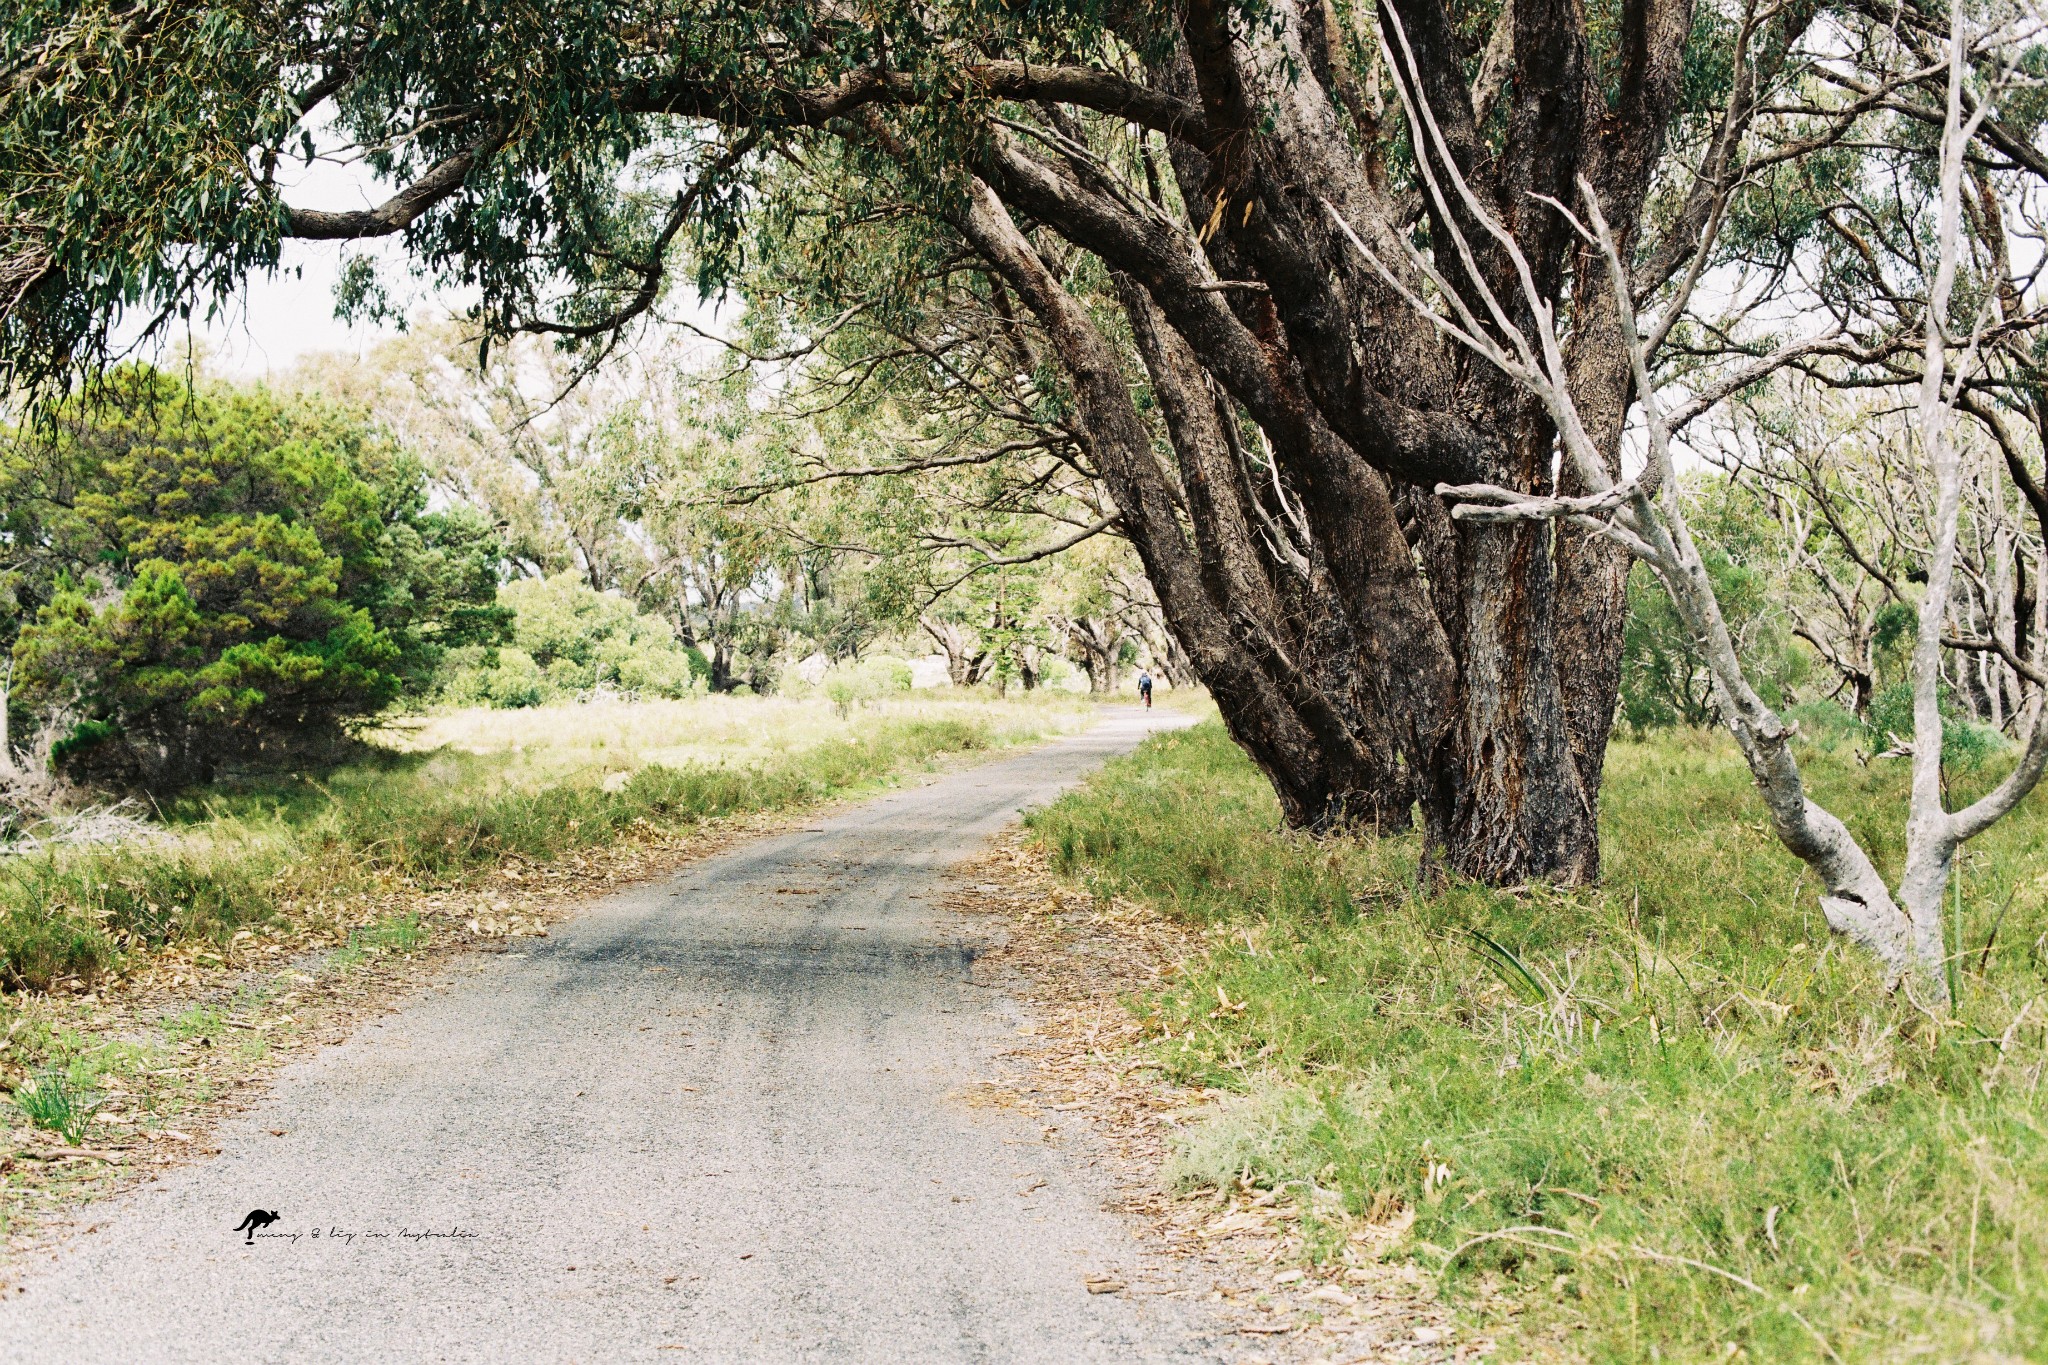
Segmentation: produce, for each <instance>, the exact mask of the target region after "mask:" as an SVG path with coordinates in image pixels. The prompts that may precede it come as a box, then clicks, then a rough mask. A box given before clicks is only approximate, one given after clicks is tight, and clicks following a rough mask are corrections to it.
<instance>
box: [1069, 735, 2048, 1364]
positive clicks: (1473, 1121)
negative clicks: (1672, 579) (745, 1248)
mask: <svg viewBox="0 0 2048 1365" xmlns="http://www.w3.org/2000/svg"><path fill="white" fill-rule="evenodd" d="M1807 761H1808V763H1809V767H1810V773H1811V778H1812V781H1813V785H1814V787H1815V790H1816V793H1817V794H1818V795H1819V796H1820V797H1821V798H1822V799H1823V800H1826V801H1828V802H1830V803H1833V805H1834V808H1835V809H1837V810H1838V811H1840V812H1842V813H1843V814H1844V817H1845V818H1846V819H1847V820H1848V822H1849V824H1850V826H1851V828H1852V829H1854V830H1855V831H1856V832H1857V834H1858V835H1859V836H1860V837H1863V838H1865V839H1866V840H1868V841H1869V844H1870V846H1872V847H1874V849H1875V850H1876V852H1877V853H1878V855H1879V856H1880V858H1881V859H1883V860H1885V861H1886V862H1888V863H1891V864H1896V861H1897V860H1898V858H1899V857H1900V856H1901V853H1902V849H1901V847H1900V844H1899V839H1898V837H1897V835H1896V834H1895V833H1892V832H1891V831H1893V830H1894V829H1895V828H1896V825H1897V813H1898V812H1899V811H1900V810H1901V809H1902V808H1903V807H1902V800H1903V783H1904V780H1905V776H1906V775H1905V772H1904V770H1903V768H1902V767H1901V766H1900V765H1898V764H1873V765H1871V766H1870V767H1868V768H1862V767H1858V766H1857V765H1856V764H1855V763H1853V762H1852V761H1849V760H1848V758H1847V757H1846V756H1845V757H1840V758H1838V757H1836V756H1834V755H1832V754H1830V753H1827V752H1825V751H1816V752H1814V753H1812V754H1810V755H1808V756H1807ZM1609 774H1610V776H1609V782H1608V787H1607V790H1606V792H1605V794H1604V796H1603V810H1604V812H1605V814H1604V817H1603V827H1602V832H1603V858H1604V861H1605V871H1606V880H1605V884H1604V886H1603V887H1602V888H1601V889H1600V890H1598V891H1595V892H1587V893H1579V894H1570V895H1567V894H1532V895H1523V896H1510V895H1506V894H1502V893H1497V892H1490V891H1486V890H1483V889H1479V888H1471V887H1458V888H1454V889H1452V890H1450V891H1448V892H1445V893H1442V894H1439V895H1435V896H1430V897H1422V896H1418V895H1416V894H1415V893H1414V891H1413V885H1414V867H1415V857H1416V847H1415V844H1414V841H1413V840H1412V839H1396V840H1386V841H1379V842H1374V841H1369V840H1367V841H1359V842H1349V841H1333V842H1327V843H1318V842H1314V841H1311V840H1308V839H1305V838H1301V837H1298V836H1294V835H1289V834H1286V833H1284V832H1281V831H1280V830H1279V829H1278V816H1277V810H1276V807H1275V805H1274V802H1273V800H1272V798H1271V796H1270V794H1269V793H1268V791H1267V789H1266V788H1265V785H1264V783H1263V782H1262V781H1261V779H1260V778H1259V776H1258V774H1257V773H1256V771H1255V770H1254V769H1253V768H1252V767H1251V765H1250V764H1249V763H1247V762H1246V761H1245V760H1244V758H1243V757H1242V756H1241V755H1240V754H1239V752H1238V751H1237V750H1236V749H1235V748H1234V747H1233V746H1232V745H1231V744H1230V743H1229V741H1228V739H1227V738H1226V737H1225V735H1224V733H1223V731H1222V729H1221V727H1220V726H1218V725H1216V724H1214V723H1210V724H1207V725H1203V726H1201V727H1198V728H1196V729H1194V730H1190V731H1184V732H1180V733H1176V734H1172V735H1165V736H1161V737H1158V738H1155V739H1154V740H1152V741H1150V742H1148V743H1147V744H1146V745H1145V746H1144V747H1143V748H1142V749H1141V750H1140V751H1139V752H1138V753H1137V754H1136V755H1134V756H1133V757H1131V758H1129V759H1126V760H1122V761H1119V762H1117V763H1115V764H1113V765H1111V766H1110V767H1109V768H1108V769H1106V770H1105V771H1104V772H1103V773H1102V774H1101V775H1100V776H1099V777H1098V778H1097V779H1096V780H1095V781H1093V782H1092V783H1090V784H1089V785H1087V786H1086V787H1084V788H1082V789H1081V790H1079V791H1076V792H1074V793H1071V794H1069V795H1068V796H1066V797H1065V798H1063V799H1062V800H1061V801H1059V802H1057V803H1056V804H1054V805H1053V806H1051V807H1049V808H1048V809H1046V810H1044V811H1042V812H1040V813H1038V814H1037V815H1036V816H1035V817H1034V819H1033V825H1034V828H1035V830H1036V832H1037V835H1038V837H1040V838H1041V839H1042V840H1043V841H1044V843H1045V844H1046V845H1047V847H1048V848H1049V849H1050V851H1051V853H1052V855H1053V857H1054V859H1055V862H1056V864H1057V865H1058V866H1059V867H1060V868H1061V869H1062V870H1064V871H1065V872H1067V873H1068V874H1070V875H1073V876H1076V877H1078V878H1080V879H1082V880H1085V881H1086V882H1087V883H1089V884H1090V885H1091V886H1092V887H1093V889H1095V890H1096V891H1097V892H1098V894H1120V895H1124V896H1128V897H1132V898H1134V899H1141V900H1145V901H1149V902H1151V903H1153V904H1155V905H1157V906H1159V907H1161V908H1163V909H1164V910H1165V911H1166V912H1168V913H1169V914H1172V915H1174V916H1177V917H1180V918H1182V919H1184V920H1187V921H1190V922H1193V923H1195V924H1199V925H1203V926H1206V927H1207V930H1208V933H1209V936H1210V937H1209V948H1208V950H1207V952H1206V953H1205V954H1204V955H1203V956H1202V958H1201V960H1199V961H1196V962H1193V963H1190V964H1188V966H1187V968H1186V969H1185V972H1184V974H1183V975H1182V976H1181V977H1180V979H1179V980H1178V981H1177V982H1176V984H1175V986H1174V987H1173V988H1172V989H1169V990H1166V991H1164V992H1161V993H1159V994H1157V995H1156V996H1154V997H1151V998H1148V999H1145V1000H1143V1001H1140V1002H1137V1004H1138V1008H1139V1009H1140V1010H1141V1011H1142V1012H1143V1013H1144V1015H1145V1017H1147V1018H1148V1019H1149V1020H1150V1022H1151V1024H1152V1025H1153V1029H1154V1035H1155V1039H1156V1041H1155V1042H1154V1043H1153V1044H1152V1046H1153V1047H1154V1048H1155V1049H1156V1051H1157V1054H1158V1058H1159V1060H1160V1061H1162V1062H1163V1063H1164V1064H1165V1065H1166V1066H1167V1068H1168V1069H1169V1071H1170V1072H1171V1073H1172V1074H1173V1075H1174V1076H1176V1077H1177V1078H1178V1079H1181V1080H1183V1081H1187V1082H1196V1083H1202V1084H1206V1085H1213V1086H1218V1087H1221V1088H1224V1089H1226V1090H1229V1091H1232V1092H1235V1093H1236V1095H1237V1098H1235V1099H1233V1100H1231V1101H1227V1102H1226V1103H1224V1104H1223V1105H1221V1106H1220V1107H1219V1108H1218V1110H1217V1112H1216V1113H1215V1114H1214V1116H1213V1117H1211V1118H1210V1119H1209V1120H1208V1121H1207V1122H1206V1123H1204V1124H1202V1125H1200V1126H1198V1127H1197V1128H1196V1129H1195V1130H1194V1131H1193V1132H1192V1133H1191V1134H1190V1135H1189V1136H1188V1137H1187V1138H1186V1139H1185V1141H1184V1142H1183V1143H1182V1145H1181V1148H1180V1150H1179V1152H1178V1154H1177V1155H1176V1157H1175V1159H1174V1162H1173V1165H1172V1168H1171V1170H1170V1175H1171V1177H1172V1178H1173V1179H1175V1180H1176V1181H1178V1182H1179V1183H1181V1184H1182V1185H1183V1186H1186V1187H1200V1186H1203V1185H1209V1184H1219V1183H1222V1182H1224V1181H1228V1180H1231V1179H1234V1178H1236V1177H1239V1176H1241V1175H1244V1174H1246V1173H1249V1174H1250V1175H1251V1176H1252V1177H1253V1178H1254V1179H1255V1180H1258V1181H1260V1182H1262V1183H1265V1184H1268V1185H1272V1186H1276V1187H1284V1188H1285V1189H1286V1190H1287V1191H1288V1192H1289V1194H1290V1195H1291V1197H1295V1198H1300V1199H1302V1200H1303V1203H1304V1205H1305V1206H1307V1207H1305V1214H1306V1217H1305V1222H1306V1223H1307V1225H1308V1226H1309V1230H1310V1233H1311V1236H1310V1242H1309V1245H1310V1247H1311V1249H1312V1252H1314V1254H1330V1253H1334V1252H1335V1251H1336V1250H1337V1248H1338V1246H1339V1242H1340V1239H1339V1238H1337V1237H1335V1236H1322V1235H1320V1234H1319V1233H1318V1232H1317V1219H1316V1217H1315V1213H1314V1207H1313V1206H1314V1205H1316V1204H1317V1203H1323V1204H1325V1205H1327V1204H1328V1203H1329V1202H1330V1201H1331V1200H1333V1199H1341V1201H1342V1202H1343V1204H1344V1205H1346V1206H1347V1207H1348V1209H1349V1211H1350V1212H1351V1213H1352V1214H1354V1215H1360V1216H1372V1215H1373V1214H1374V1213H1375V1212H1376V1211H1377V1213H1379V1214H1380V1215H1384V1214H1385V1213H1386V1211H1387V1210H1389V1209H1391V1208H1394V1207H1399V1206H1406V1207H1410V1208H1412V1209H1413V1210H1414V1211H1415V1214H1416V1221H1415V1224H1414V1226H1413V1229H1412V1230H1411V1232H1410V1234H1409V1235H1408V1237H1407V1238H1406V1239H1405V1241H1404V1243H1403V1244H1402V1248H1401V1253H1400V1254H1404V1255H1408V1256H1412V1257H1414V1258H1415V1259H1416V1260H1417V1261H1418V1263H1419V1264H1421V1265H1423V1266H1424V1267H1426V1268H1428V1269H1430V1270H1431V1271H1433V1272H1436V1273H1439V1274H1440V1275H1441V1276H1442V1277H1443V1281H1444V1283H1445V1286H1446V1288H1447V1290H1448V1292H1450V1293H1451V1294H1452V1296H1453V1298H1454V1299H1456V1300H1457V1301H1458V1302H1460V1303H1461V1304H1462V1305H1464V1309H1465V1311H1466V1312H1467V1313H1468V1314H1470V1315H1471V1316H1472V1317H1473V1318H1475V1319H1476V1320H1479V1321H1480V1322H1481V1323H1483V1325H1484V1326H1485V1327H1486V1329H1487V1330H1489V1331H1491V1332H1494V1333H1495V1334H1497V1335H1498V1337H1499V1338H1500V1340H1501V1341H1502V1347H1501V1350H1500V1351H1499V1352H1498V1355H1499V1357H1500V1358H1501V1359H1518V1358H1523V1357H1528V1356H1534V1357H1537V1358H1564V1359H1572V1358H1582V1359H1591V1360H1597V1361H1615V1362H1621V1361H1629V1362H1634V1361H1643V1360H1666V1361H1708V1360H1713V1361H1720V1360H1725V1359H1728V1358H1730V1356H1731V1354H1733V1355H1736V1356H1741V1355H1742V1354H1743V1353H1747V1356H1746V1358H1749V1359H1755V1360H1768V1361H1805V1360H1825V1359H1831V1358H1839V1359H1841V1360H1845V1361H1851V1360H1853V1361H1890V1360H1905V1359H1915V1360H1923V1359H1925V1360H1942V1361H1957V1360H1985V1361H1991V1360H2020V1359H2027V1360H2040V1359H2048V1255H2044V1252H2048V1131H2044V1117H2048V1116H2044V1112H2043V1103H2042V1095H2041V1090H2040V1083H2041V1079H2042V1075H2043V1071H2044V1069H2048V856H2044V854H2048V847H2044V846H2048V803H2043V802H2039V801H2037V802H2036V803H2034V804H2033V805H2032V806H2031V807H2030V808H2028V809H2027V810H2025V811H2023V812H2022V814H2021V816H2020V817H2019V818H2017V819H2015V820H2012V821H2009V822H2007V823H2006V824H2005V825H2003V826H2001V827H1999V828H1997V829H1995V830H1994V831H1993V832H1992V833H1991V834H1989V835H1987V836H1985V838H1984V839H1982V840H1980V841H1979V842H1978V843H1976V844H1974V845H1972V846H1971V848H1970V850H1969V851H1968V854H1967V857H1966V860H1965V862H1964V864H1963V894H1962V899H1961V905H1962V924H1961V927H1960V933H1959V935H1958V939H1957V941H1958V942H1959V943H1960V944H1961V951H1960V952H1959V953H1958V956H1957V968H1958V979H1959V982H1960V985H1961V991H1960V1001H1959V1005H1958V1008H1957V1010H1956V1012H1955V1014H1954V1015H1953V1016H1941V1017H1936V1016H1934V1015H1931V1014H1928V1013H1925V1012H1923V1011H1921V1010H1919V1009H1917V1008H1915V1007H1914V1006H1913V1005H1912V1004H1911V1003H1910V1002H1909V1001H1907V1000H1906V999H1904V998H1901V997H1896V996H1890V995H1887V994H1885V992H1884V991H1883V989H1882V984H1881V981H1880V979H1879V976H1878V973H1877V972H1875V971H1874V970H1873V969H1872V967H1871V965H1870V964H1869V963H1868V962H1866V961H1865V960H1863V959H1862V958H1861V957H1860V956H1859V955H1858V954H1856V953H1855V952H1854V951H1852V950H1849V949H1847V948H1846V947H1845V946H1844V945H1842V944H1840V943H1838V942H1836V941H1833V940H1832V939H1831V938H1830V937H1829V935H1828V934H1827V931H1826V928H1825V925H1824V923H1823V921H1822V920H1821V917H1820V914H1819V910H1818V907H1817V905H1816V903H1815V891H1814V886H1813V884H1812V882H1811V880H1810V879H1808V878H1805V877H1803V876H1802V874H1801V869H1800V868H1799V866H1798V864H1797V863H1796V862H1795V861H1794V860H1793V859H1792V858H1791V857H1790V856H1789V855H1787V854H1786V853H1784V852H1783V851H1782V850H1781V849H1780V848H1779V847H1778V846H1777V844H1776V842H1775V840H1774V839H1773V838H1772V837H1771V836H1770V834H1769V833H1768V831H1767V829H1766V827H1765V825H1764V817H1763V811H1762V808H1761V805H1760V804H1759V802H1758V801H1757V799H1756V798H1755V796H1754V794H1753V791H1752V789H1751V787H1750V784H1749V779H1748V775H1747V772H1746V770H1745V769H1744V768H1743V766H1742V764H1741V762H1740V761H1739V759H1738V758H1737V757H1736V755H1735V754H1734V753H1733V751H1732V749H1731V748H1729V747H1728V746H1727V745H1725V744H1723V743H1721V742H1720V741H1718V740H1716V739H1713V738H1709V737H1703V736H1697V735H1685V734H1681V735H1675V736H1669V737H1665V738H1660V739H1657V740H1654V741H1651V742H1645V743H1622V744H1618V745H1616V747H1615V749H1614V752H1613V755H1612V759H1611V761H1610V765H1609ZM1989 778H1990V774H1989V773H1984V774H1979V775H1976V776H1974V777H1973V778H1971V779H1970V781H1969V782H1967V783H1964V784H1962V785H1972V784H1975V783H1981V782H1983V781H1988V780H1989ZM1963 794H1964V793H1961V792H1959V793H1958V795H1959V796H1961V795H1963ZM1890 870H1892V871H1894V872H1895V871H1896V868H1895V866H1894V867H1892V868H1891V869H1890ZM1225 1002H1227V1003H1225ZM1290 1182H1292V1183H1290ZM1315 1196H1320V1198H1317V1197H1315Z"/></svg>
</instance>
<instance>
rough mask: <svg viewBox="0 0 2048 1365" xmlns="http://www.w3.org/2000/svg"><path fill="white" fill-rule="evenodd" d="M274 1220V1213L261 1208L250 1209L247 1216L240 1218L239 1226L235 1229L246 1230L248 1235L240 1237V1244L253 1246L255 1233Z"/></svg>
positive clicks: (275, 1217) (238, 1230)
mask: <svg viewBox="0 0 2048 1365" xmlns="http://www.w3.org/2000/svg"><path fill="white" fill-rule="evenodd" d="M276 1221H277V1215H276V1214H275V1213H271V1212H266V1211H265V1210H263V1209H250V1210H249V1216H248V1217H247V1218H244V1219H243V1220H242V1223H241V1226H240V1227H237V1228H236V1229H235V1231H236V1232H247V1233H248V1234H249V1235H248V1236H247V1237H244V1238H243V1239H242V1245H243V1246H253V1245H255V1242H256V1234H257V1233H258V1232H261V1231H262V1230H263V1229H264V1228H267V1227H269V1226H270V1225H271V1224H272V1223H275V1222H276Z"/></svg>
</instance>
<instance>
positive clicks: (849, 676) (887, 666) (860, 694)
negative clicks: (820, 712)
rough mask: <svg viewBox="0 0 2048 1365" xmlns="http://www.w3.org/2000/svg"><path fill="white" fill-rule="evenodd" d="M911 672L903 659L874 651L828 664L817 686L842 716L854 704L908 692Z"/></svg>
mask: <svg viewBox="0 0 2048 1365" xmlns="http://www.w3.org/2000/svg"><path fill="white" fill-rule="evenodd" d="M911 676H912V675H911V671H910V665H909V664H908V663H907V662H905V661H904V660H902V659H894V658H890V657H888V656H887V655H876V656H874V657H873V658H868V659H859V660H849V661H847V662H845V663H838V664H834V665H832V667H831V668H829V669H827V670H826V672H825V677H824V680H823V681H822V682H820V683H819V685H818V686H819V689H820V690H821V691H823V692H824V694H825V695H826V696H827V697H828V698H830V699H831V701H832V706H833V709H834V710H836V711H837V712H838V713H839V714H840V716H842V717H845V716H849V715H851V714H853V708H854V707H855V706H859V705H864V704H866V703H868V702H875V701H880V700H882V699H883V698H884V697H890V696H894V695H895V694H896V693H898V692H908V691H909V690H910V681H911Z"/></svg>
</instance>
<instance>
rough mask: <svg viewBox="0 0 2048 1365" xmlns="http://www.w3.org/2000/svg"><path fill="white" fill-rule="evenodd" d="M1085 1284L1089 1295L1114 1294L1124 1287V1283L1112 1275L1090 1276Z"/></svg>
mask: <svg viewBox="0 0 2048 1365" xmlns="http://www.w3.org/2000/svg"><path fill="white" fill-rule="evenodd" d="M1087 1284H1088V1292H1089V1293H1091V1294H1114V1293H1116V1291H1117V1290H1119V1289H1122V1288H1123V1287H1124V1282H1123V1281H1122V1280H1119V1279H1118V1278H1116V1276H1114V1275H1090V1276H1089V1277H1088V1280H1087Z"/></svg>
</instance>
